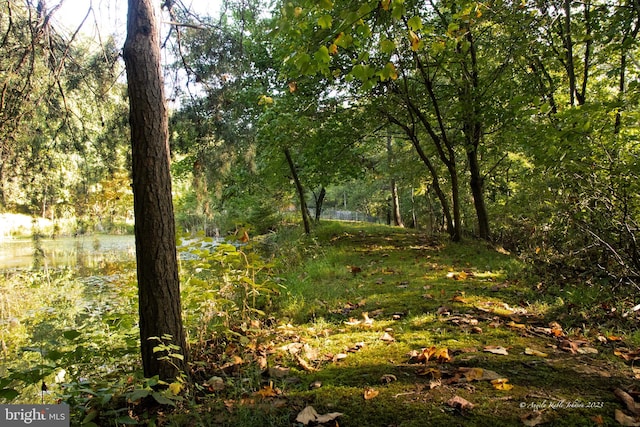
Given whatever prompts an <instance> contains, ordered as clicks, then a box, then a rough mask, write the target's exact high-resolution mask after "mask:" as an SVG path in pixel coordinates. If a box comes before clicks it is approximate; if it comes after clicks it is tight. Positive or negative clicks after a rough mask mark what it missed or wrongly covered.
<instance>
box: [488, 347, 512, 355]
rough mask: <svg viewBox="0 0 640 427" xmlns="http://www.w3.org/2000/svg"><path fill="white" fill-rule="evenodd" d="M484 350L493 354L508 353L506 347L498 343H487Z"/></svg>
mask: <svg viewBox="0 0 640 427" xmlns="http://www.w3.org/2000/svg"><path fill="white" fill-rule="evenodd" d="M484 351H486V352H489V353H493V354H500V355H503V356H508V355H509V352H508V351H507V349H506V348H504V347H502V346H499V345H487V346H485V347H484Z"/></svg>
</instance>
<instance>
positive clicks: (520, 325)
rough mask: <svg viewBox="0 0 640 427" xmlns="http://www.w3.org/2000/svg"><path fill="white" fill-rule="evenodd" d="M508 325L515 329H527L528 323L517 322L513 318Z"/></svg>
mask: <svg viewBox="0 0 640 427" xmlns="http://www.w3.org/2000/svg"><path fill="white" fill-rule="evenodd" d="M507 326H508V327H510V328H513V329H527V325H525V324H523V323H516V322H514V321H513V320H512V321H510V322H509V323H507Z"/></svg>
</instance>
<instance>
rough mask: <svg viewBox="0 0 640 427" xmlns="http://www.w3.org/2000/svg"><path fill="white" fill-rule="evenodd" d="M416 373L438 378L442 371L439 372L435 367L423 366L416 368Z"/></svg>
mask: <svg viewBox="0 0 640 427" xmlns="http://www.w3.org/2000/svg"><path fill="white" fill-rule="evenodd" d="M416 375H420V376H430V377H431V378H433V379H439V378H440V377H442V372H440V370H439V369H436V368H423V369H418V371H416Z"/></svg>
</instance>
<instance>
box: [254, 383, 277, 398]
mask: <svg viewBox="0 0 640 427" xmlns="http://www.w3.org/2000/svg"><path fill="white" fill-rule="evenodd" d="M255 395H257V396H260V397H262V398H265V397H274V396H277V395H278V392H277V391H276V390H275V389H274V388H273V383H270V384H269V385H266V386H264V387H262V389H260V390H258V391H256V392H255Z"/></svg>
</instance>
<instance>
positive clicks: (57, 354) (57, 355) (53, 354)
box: [44, 350, 65, 360]
mask: <svg viewBox="0 0 640 427" xmlns="http://www.w3.org/2000/svg"><path fill="white" fill-rule="evenodd" d="M64 355H65V353H63V352H61V351H57V350H51V351H49V352H47V354H45V355H44V357H46V358H47V359H49V360H58V359H61V358H62V356H64Z"/></svg>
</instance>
